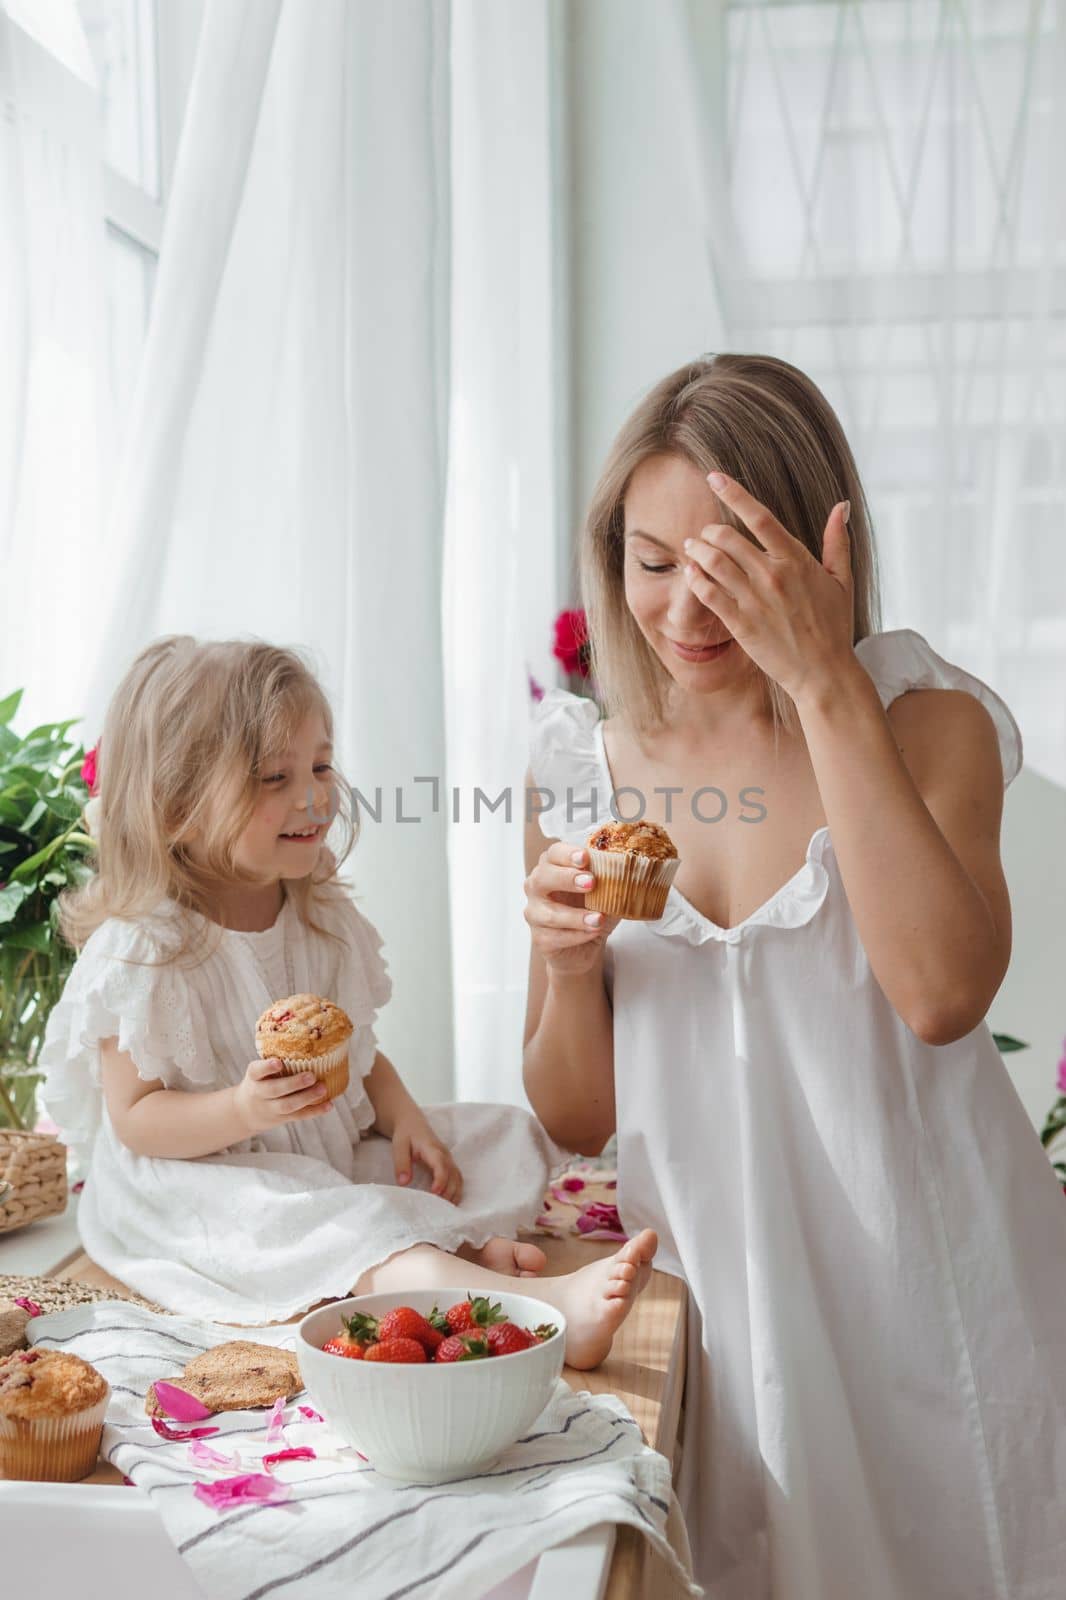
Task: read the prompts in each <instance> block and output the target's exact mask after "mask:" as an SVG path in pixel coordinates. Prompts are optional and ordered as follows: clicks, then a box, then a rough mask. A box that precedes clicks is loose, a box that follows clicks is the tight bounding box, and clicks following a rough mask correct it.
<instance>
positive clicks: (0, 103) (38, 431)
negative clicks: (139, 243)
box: [0, 0, 112, 728]
mask: <svg viewBox="0 0 1066 1600" xmlns="http://www.w3.org/2000/svg"><path fill="white" fill-rule="evenodd" d="M101 215H102V202H101V172H100V133H99V126H98V120H97V111H96V87H95V81H94V76H93V69H92V65H91V61H90V57H89V52H88V47H87V45H86V43H85V38H84V34H83V32H82V28H81V24H80V22H79V21H78V17H77V12H76V10H75V8H74V5H73V0H71V3H69V4H62V3H60V0H56V4H54V5H52V6H50V7H47V8H35V7H34V6H32V5H29V4H28V3H26V0H20V3H19V4H17V5H16V4H15V3H14V0H9V4H8V6H7V7H6V8H5V6H4V5H2V4H0V695H3V694H5V693H8V692H10V691H11V690H12V689H16V688H19V687H23V688H24V689H25V691H26V694H25V700H24V704H23V712H24V718H23V720H24V721H25V725H26V727H27V728H29V727H31V726H32V725H33V723H35V722H38V721H45V720H48V721H56V720H58V719H59V718H61V717H65V716H72V715H75V714H76V712H77V710H78V709H79V708H78V706H77V704H76V703H75V702H74V701H72V684H71V673H70V664H71V662H73V661H79V660H81V661H83V660H85V659H86V658H87V657H88V656H89V655H91V653H92V651H93V649H94V647H95V641H96V639H97V637H98V634H99V629H100V609H101V605H102V604H103V600H104V596H105V595H106V593H107V589H108V574H107V567H106V562H105V559H104V550H105V545H104V541H103V536H102V526H101V524H102V509H103V501H104V493H105V486H104V484H103V481H102V477H103V470H104V463H105V460H106V457H107V454H108V448H109V444H110V440H109V437H108V433H109V428H110V418H111V414H112V396H111V394H110V390H109V387H108V375H107V349H106V340H105V334H104V322H103V317H102V314H101V312H102V307H103V304H104V299H105V287H104V259H103V245H104V236H103V228H102V225H101ZM57 619H61V623H62V638H61V639H59V638H57Z"/></svg>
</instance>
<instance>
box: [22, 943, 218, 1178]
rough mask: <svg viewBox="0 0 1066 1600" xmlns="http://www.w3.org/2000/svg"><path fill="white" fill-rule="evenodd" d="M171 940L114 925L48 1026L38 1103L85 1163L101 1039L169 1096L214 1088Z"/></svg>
mask: <svg viewBox="0 0 1066 1600" xmlns="http://www.w3.org/2000/svg"><path fill="white" fill-rule="evenodd" d="M166 953H167V941H166V938H165V936H163V935H162V934H157V933H153V932H150V931H149V930H148V928H146V927H144V926H141V925H140V924H137V923H133V922H124V921H122V920H120V919H118V918H110V919H109V920H108V921H107V922H104V923H102V924H101V926H100V927H99V928H97V930H96V932H95V933H93V934H92V935H91V937H90V938H89V939H88V940H87V941H86V944H85V947H84V949H83V950H82V952H81V954H80V955H79V957H78V959H77V961H76V962H75V963H74V968H73V970H72V972H71V974H70V977H69V978H68V979H67V982H66V985H65V987H64V989H63V993H62V995H61V996H60V999H59V1001H58V1003H57V1004H56V1006H55V1007H54V1008H53V1010H52V1013H51V1015H50V1017H49V1019H48V1025H47V1028H46V1030H45V1036H44V1041H43V1043H42V1046H41V1053H40V1057H39V1062H38V1065H39V1066H40V1069H41V1072H42V1074H43V1083H42V1086H41V1099H42V1102H43V1104H44V1106H45V1109H46V1110H47V1112H48V1115H49V1116H50V1117H51V1118H52V1120H53V1121H54V1122H55V1123H56V1125H57V1127H58V1128H59V1129H60V1132H61V1135H62V1137H63V1138H64V1140H65V1142H66V1143H67V1144H68V1145H70V1146H71V1148H73V1149H74V1150H75V1151H76V1152H77V1154H78V1155H79V1157H80V1158H81V1160H82V1163H83V1166H85V1165H87V1163H88V1158H89V1156H90V1154H91V1150H92V1144H93V1140H94V1139H95V1136H96V1130H97V1128H98V1127H99V1124H100V1108H101V1098H102V1096H101V1085H100V1041H101V1040H102V1039H109V1038H112V1037H117V1039H118V1048H119V1049H120V1050H123V1051H125V1052H127V1053H128V1054H129V1056H130V1057H131V1059H132V1060H133V1062H134V1065H135V1066H136V1068H137V1071H138V1073H139V1075H140V1076H141V1077H142V1078H145V1079H155V1078H158V1079H159V1080H160V1081H161V1082H162V1083H164V1084H165V1085H166V1087H167V1088H168V1089H197V1088H209V1087H211V1086H212V1085H213V1084H214V1083H215V1081H216V1078H217V1070H216V1067H215V1063H214V1060H213V1059H212V1056H211V1053H210V1050H209V1048H208V1045H207V1031H206V1027H205V1023H204V1018H203V1014H202V1010H201V1007H200V1001H199V998H198V996H197V994H196V992H195V990H194V988H193V987H192V985H191V984H190V982H189V977H188V969H187V968H182V967H181V966H179V965H177V964H176V963H174V962H167V961H166V959H165V957H166Z"/></svg>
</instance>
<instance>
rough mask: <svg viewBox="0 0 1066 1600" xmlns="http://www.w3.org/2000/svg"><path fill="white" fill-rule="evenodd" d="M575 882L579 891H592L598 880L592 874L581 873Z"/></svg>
mask: <svg viewBox="0 0 1066 1600" xmlns="http://www.w3.org/2000/svg"><path fill="white" fill-rule="evenodd" d="M574 882H575V883H576V884H577V886H578V888H579V889H591V888H592V885H593V884H594V883H595V882H596V880H595V878H594V877H593V876H592V874H591V872H579V873H578V875H577V877H576V878H575V879H574Z"/></svg>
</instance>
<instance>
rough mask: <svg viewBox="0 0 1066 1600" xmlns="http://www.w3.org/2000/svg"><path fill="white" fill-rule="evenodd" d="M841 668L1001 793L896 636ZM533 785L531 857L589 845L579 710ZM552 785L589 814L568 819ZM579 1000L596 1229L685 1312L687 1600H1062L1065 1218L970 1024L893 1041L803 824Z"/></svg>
mask: <svg viewBox="0 0 1066 1600" xmlns="http://www.w3.org/2000/svg"><path fill="white" fill-rule="evenodd" d="M856 655H857V657H858V658H859V660H860V661H861V662H862V665H863V666H864V668H865V669H866V671H867V672H868V673H869V675H870V677H871V678H872V680H873V682H874V683H875V685H876V686H877V689H878V691H879V694H880V698H881V701H882V704H883V705H885V706H888V705H889V704H890V703H891V702H892V700H893V699H894V698H895V697H896V696H897V695H899V694H902V693H904V692H905V691H907V690H911V689H922V688H952V689H961V690H965V691H966V692H968V693H971V694H974V695H975V696H977V698H979V699H980V700H981V701H982V702H983V703H984V705H985V706H986V707H987V709H988V710H989V712H990V713H991V715H992V717H993V720H994V722H995V725H996V729H997V732H998V734H999V740H1000V750H1001V756H1002V762H1003V777H1004V783H1005V784H1007V783H1010V781H1011V780H1012V779H1013V778H1014V777H1015V776H1016V774H1017V772H1018V770H1019V768H1020V766H1021V760H1022V746H1021V736H1020V734H1019V731H1018V728H1017V726H1016V724H1015V722H1014V719H1013V717H1012V715H1011V713H1010V711H1009V709H1008V708H1007V706H1006V705H1005V704H1004V702H1003V701H1002V700H1001V699H1000V698H999V696H998V695H997V694H996V693H995V692H994V691H993V690H992V689H990V688H989V687H988V686H987V685H986V684H984V683H983V682H981V681H979V680H978V679H976V678H974V677H972V676H970V675H969V674H968V673H966V672H963V671H961V670H960V669H959V668H957V667H955V666H953V665H952V664H951V663H949V662H947V661H945V660H943V659H942V658H941V657H940V656H938V655H937V654H936V653H935V652H934V651H933V650H932V649H931V648H930V646H929V645H928V643H927V642H926V641H925V639H924V638H922V636H921V635H919V634H917V633H915V632H913V631H912V630H908V629H902V630H898V631H895V632H889V633H881V634H877V635H874V636H872V637H870V638H868V639H865V640H862V641H861V642H860V643H859V644H858V645H857V646H856ZM532 771H533V776H534V779H535V781H536V782H537V783H538V784H540V785H543V786H544V787H545V788H547V789H550V790H553V791H554V794H555V796H556V803H555V806H554V808H553V809H552V810H549V811H548V812H546V813H545V814H544V816H543V817H542V819H541V826H542V828H543V829H544V832H545V833H546V834H547V835H548V836H558V837H561V838H564V839H573V840H575V841H582V840H583V839H584V838H585V837H586V836H587V833H588V831H589V829H590V828H591V827H592V826H593V824H594V823H595V822H598V821H606V820H609V818H610V811H609V809H608V807H609V800H610V795H611V790H612V783H611V774H610V772H609V770H608V766H607V762H606V760H605V756H604V745H603V739H602V730H601V725H600V723H599V721H598V718H597V715H596V710H595V707H594V706H592V705H590V703H588V702H586V701H582V700H579V699H577V698H575V697H574V696H572V695H569V694H566V693H564V692H562V691H556V692H554V693H552V694H549V695H548V696H546V698H545V700H544V701H543V702H542V705H541V707H540V714H539V718H538V720H537V721H536V723H535V725H534V735H533V748H532ZM568 788H570V789H572V790H573V797H574V800H575V802H577V803H579V802H580V800H581V799H583V798H587V797H588V796H589V791H590V790H591V789H593V788H596V789H598V791H599V792H598V797H597V808H596V814H595V815H594V816H593V817H592V819H591V820H589V821H586V818H587V816H588V813H587V812H581V811H578V812H577V818H578V819H579V821H569V822H568V821H567V816H566V801H565V797H566V791H567V789H568ZM623 809H628V808H627V807H624V808H623ZM579 823H580V825H579ZM607 976H608V983H609V987H610V990H611V993H612V997H613V1006H614V1052H615V1057H614V1059H615V1081H616V1101H617V1110H618V1204H619V1209H620V1212H621V1215H622V1220H623V1222H624V1224H625V1225H626V1227H627V1228H628V1229H629V1230H634V1229H637V1228H641V1227H645V1226H650V1227H654V1228H656V1229H657V1230H658V1232H659V1236H660V1240H661V1248H660V1253H659V1256H658V1259H657V1262H656V1265H657V1266H659V1267H661V1268H663V1269H665V1270H666V1271H669V1272H673V1273H676V1274H677V1275H678V1276H681V1277H684V1278H685V1279H686V1280H687V1282H688V1284H689V1287H690V1291H691V1294H690V1302H691V1322H690V1328H689V1352H690V1353H689V1362H688V1378H687V1388H686V1397H685V1407H686V1423H685V1449H684V1457H683V1461H682V1467H681V1477H680V1480H679V1490H680V1496H681V1501H682V1509H683V1511H684V1514H685V1518H686V1521H687V1524H688V1529H689V1534H690V1537H691V1539H692V1543H693V1552H694V1557H695V1571H696V1576H697V1578H698V1579H699V1581H700V1582H701V1583H703V1584H704V1585H705V1586H706V1589H707V1593H708V1595H709V1596H712V1597H713V1600H764V1597H771V1596H772V1597H775V1600H784V1597H786V1596H787V1600H828V1597H836V1596H841V1595H850V1594H861V1595H862V1596H863V1597H864V1600H914V1596H916V1595H936V1596H937V1600H964V1597H965V1600H1007V1597H1009V1600H1052V1597H1053V1596H1057V1595H1059V1594H1061V1592H1062V1574H1063V1571H1064V1570H1066V1530H1064V1527H1063V1521H1062V1506H1063V1504H1064V1503H1066V1456H1064V1453H1063V1446H1062V1441H1063V1438H1066V1278H1064V1276H1063V1274H1062V1272H1061V1271H1060V1270H1058V1267H1057V1265H1055V1264H1056V1263H1059V1262H1061V1261H1062V1259H1063V1256H1064V1253H1066V1208H1064V1206H1063V1198H1062V1193H1061V1191H1060V1189H1059V1185H1058V1182H1057V1180H1056V1178H1055V1176H1054V1174H1053V1172H1052V1170H1051V1167H1050V1164H1049V1163H1048V1162H1047V1160H1046V1158H1045V1156H1044V1154H1043V1151H1042V1150H1041V1147H1040V1144H1039V1142H1038V1141H1037V1138H1036V1136H1035V1134H1034V1132H1033V1128H1032V1126H1031V1124H1030V1122H1029V1119H1028V1117H1027V1116H1026V1114H1025V1111H1024V1109H1023V1107H1022V1105H1021V1102H1020V1100H1019V1099H1018V1095H1017V1093H1016V1091H1015V1089H1014V1087H1013V1085H1012V1083H1011V1080H1010V1078H1009V1076H1008V1074H1007V1072H1006V1070H1005V1068H1004V1066H1003V1063H1002V1060H1001V1058H1000V1056H999V1053H998V1051H997V1049H996V1046H995V1044H994V1042H993V1040H992V1037H991V1034H990V1032H989V1029H988V1027H987V1026H986V1024H984V1023H982V1024H980V1025H979V1026H978V1027H977V1028H975V1029H974V1030H973V1031H972V1032H971V1033H969V1034H967V1035H966V1037H965V1038H962V1039H959V1040H957V1041H956V1042H954V1043H953V1044H949V1045H943V1046H938V1047H933V1046H930V1045H928V1044H925V1043H923V1042H922V1041H921V1040H920V1039H919V1038H918V1037H917V1036H916V1035H915V1034H914V1033H912V1032H911V1031H910V1029H909V1028H908V1027H907V1026H906V1025H905V1023H904V1022H903V1021H902V1020H901V1019H900V1017H899V1016H898V1015H897V1014H896V1012H895V1011H894V1010H893V1009H892V1007H891V1005H890V1004H889V1002H888V1000H887V998H886V997H885V994H884V992H883V991H882V989H881V988H880V986H879V984H878V982H877V980H876V978H875V977H874V974H873V972H872V970H871V968H870V964H869V961H868V959H867V957H866V954H865V951H864V950H863V947H862V945H861V943H860V940H859V935H858V931H857V928H856V924H855V921H854V918H853V916H852V913H851V909H850V907H849V905H848V900H847V896H846V893H845V889H844V884H843V881H842V878H841V874H840V871H839V867H838V865H837V862H836V859H835V856H834V853H833V843H832V839H831V836H830V833H829V830H828V828H825V827H823V828H821V829H819V830H818V832H817V833H815V834H814V836H813V838H812V839H811V841H810V844H809V847H808V850H807V854H806V859H805V861H804V863H803V865H802V866H801V867H800V868H799V869H798V871H797V872H796V873H795V874H794V875H793V877H792V878H790V879H789V881H788V882H787V883H786V884H784V885H783V886H782V887H781V888H780V889H779V890H778V891H777V893H776V894H774V895H772V896H771V898H770V899H769V900H768V901H767V902H766V903H765V904H764V905H763V906H760V907H759V908H758V909H757V910H756V911H754V912H753V913H752V914H751V916H749V917H747V918H745V920H744V921H743V922H742V923H740V924H738V925H737V926H736V927H733V928H722V927H719V926H717V925H716V924H715V923H713V922H711V921H709V920H708V919H707V918H706V917H704V916H702V915H701V914H700V913H699V912H698V911H697V910H696V909H695V908H694V907H693V906H692V905H691V904H690V903H689V902H688V901H687V900H686V899H685V897H684V896H683V895H682V894H681V893H680V892H679V891H678V890H677V889H676V888H672V889H671V892H670V897H669V901H668V904H667V907H666V912H665V914H664V916H663V917H662V918H661V919H660V920H659V921H658V922H654V923H638V922H624V923H621V924H620V925H619V927H618V928H617V930H616V931H615V933H614V934H613V935H612V937H611V939H610V942H609V944H608V947H607Z"/></svg>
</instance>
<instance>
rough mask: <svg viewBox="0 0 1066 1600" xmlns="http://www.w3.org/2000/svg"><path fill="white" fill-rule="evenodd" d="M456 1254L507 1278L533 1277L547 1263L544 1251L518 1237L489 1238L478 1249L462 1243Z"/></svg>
mask: <svg viewBox="0 0 1066 1600" xmlns="http://www.w3.org/2000/svg"><path fill="white" fill-rule="evenodd" d="M456 1254H457V1255H459V1256H462V1258H463V1260H464V1261H474V1262H476V1263H477V1265H478V1266H479V1267H487V1268H488V1269H489V1271H490V1272H501V1273H503V1275H504V1277H507V1278H535V1277H536V1276H537V1274H538V1273H540V1272H543V1271H544V1268H545V1267H546V1266H547V1264H548V1258H547V1256H546V1255H545V1254H544V1251H543V1250H541V1249H540V1248H539V1246H538V1245H535V1244H526V1243H525V1241H524V1240H519V1239H503V1238H499V1237H497V1238H495V1239H490V1240H489V1242H488V1244H483V1245H482V1246H481V1248H480V1249H479V1250H475V1249H473V1247H472V1246H469V1245H464V1246H463V1247H462V1249H460V1250H457V1251H456Z"/></svg>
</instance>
